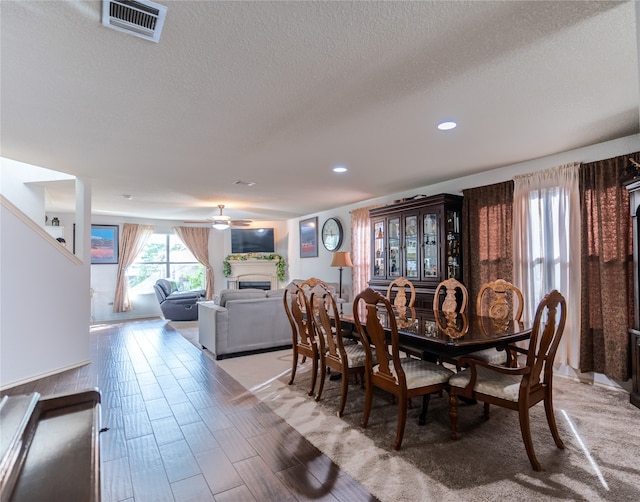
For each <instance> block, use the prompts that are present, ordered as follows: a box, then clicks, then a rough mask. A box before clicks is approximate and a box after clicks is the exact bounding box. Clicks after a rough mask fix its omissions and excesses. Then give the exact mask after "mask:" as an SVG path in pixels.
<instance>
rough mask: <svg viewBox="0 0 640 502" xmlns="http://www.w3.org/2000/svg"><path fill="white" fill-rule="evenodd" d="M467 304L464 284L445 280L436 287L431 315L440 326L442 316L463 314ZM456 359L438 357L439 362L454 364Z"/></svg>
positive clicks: (466, 292) (467, 295)
mask: <svg viewBox="0 0 640 502" xmlns="http://www.w3.org/2000/svg"><path fill="white" fill-rule="evenodd" d="M442 295H444V300H442V303H441V302H440V297H441V296H442ZM468 303H469V292H468V291H467V288H466V287H465V285H464V284H462V283H461V282H460V281H458V280H457V279H453V278H451V279H446V280H444V281H442V282H440V284H438V286H437V287H436V291H435V293H434V295H433V315H434V317H435V319H436V324H440V320H441V319H440V318H441V317H442V316H443V315H444V316H447V315H449V314H454V313H459V314H463V313H464V311H465V310H466V309H467V305H468ZM456 360H457V358H447V357H444V356H440V362H447V363H451V364H456Z"/></svg>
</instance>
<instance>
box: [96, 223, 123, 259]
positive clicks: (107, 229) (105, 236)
mask: <svg viewBox="0 0 640 502" xmlns="http://www.w3.org/2000/svg"><path fill="white" fill-rule="evenodd" d="M118 249H119V242H118V225H91V264H92V265H98V264H110V263H118Z"/></svg>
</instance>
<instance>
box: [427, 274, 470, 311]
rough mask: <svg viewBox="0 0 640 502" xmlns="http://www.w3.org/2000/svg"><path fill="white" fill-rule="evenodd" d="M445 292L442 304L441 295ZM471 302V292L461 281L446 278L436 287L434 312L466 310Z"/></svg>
mask: <svg viewBox="0 0 640 502" xmlns="http://www.w3.org/2000/svg"><path fill="white" fill-rule="evenodd" d="M443 293H444V294H445V297H444V300H443V301H442V305H440V296H441V295H442V294H443ZM468 303H469V292H468V291H467V288H466V287H465V286H464V284H462V283H461V282H460V281H458V280H456V279H453V278H452V279H446V280H444V281H442V282H441V283H440V284H438V286H437V287H436V291H435V293H434V295H433V313H434V314H438V312H440V311H442V312H460V313H462V312H464V311H465V310H466V309H467V304H468Z"/></svg>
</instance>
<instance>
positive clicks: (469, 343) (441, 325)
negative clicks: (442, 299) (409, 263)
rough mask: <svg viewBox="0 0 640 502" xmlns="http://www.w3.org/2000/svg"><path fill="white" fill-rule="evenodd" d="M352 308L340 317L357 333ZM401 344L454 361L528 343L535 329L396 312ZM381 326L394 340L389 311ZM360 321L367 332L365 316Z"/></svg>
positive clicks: (481, 319) (466, 317)
mask: <svg viewBox="0 0 640 502" xmlns="http://www.w3.org/2000/svg"><path fill="white" fill-rule="evenodd" d="M352 309H353V305H351V304H348V303H345V304H343V306H342V311H341V312H340V313H339V315H340V322H341V324H342V326H343V328H346V327H348V326H351V328H352V330H353V331H355V317H354V314H353V311H352ZM394 314H395V320H396V326H397V328H398V337H399V343H400V345H401V346H403V347H410V348H412V349H414V350H416V351H420V352H422V353H424V354H425V356H427V357H426V358H429V357H428V355H432V356H434V357H436V358H438V357H440V358H445V359H451V358H454V357H458V356H464V355H466V354H469V353H471V352H476V351H478V350H482V349H487V348H491V347H495V348H497V349H498V350H504V349H505V348H506V347H507V346H508V345H511V344H514V343H516V342H519V341H522V340H527V339H529V337H530V336H531V331H532V329H533V323H532V322H526V321H525V322H523V321H516V320H513V319H506V320H500V319H495V318H492V317H485V316H476V315H471V314H467V313H456V312H451V313H444V312H439V313H435V312H434V311H433V310H430V309H420V308H414V307H406V308H403V309H397V308H394ZM378 317H379V318H380V320H381V323H382V326H383V327H384V328H385V330H387V331H388V333H389V338H390V336H391V329H390V320H389V315H388V314H387V312H386V310H382V309H381V310H379V312H378ZM359 318H360V320H361V322H362V323H363V325H364V327H365V329H366V324H365V322H366V320H365V316H364V312H360V313H359Z"/></svg>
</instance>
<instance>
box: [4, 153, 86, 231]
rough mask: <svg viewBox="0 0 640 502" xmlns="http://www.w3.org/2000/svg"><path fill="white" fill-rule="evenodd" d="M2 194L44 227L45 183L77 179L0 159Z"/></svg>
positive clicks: (22, 163) (14, 161)
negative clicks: (40, 183)
mask: <svg viewBox="0 0 640 502" xmlns="http://www.w3.org/2000/svg"><path fill="white" fill-rule="evenodd" d="M0 172H1V173H2V175H1V176H0V193H2V195H4V196H5V197H6V198H7V199H8V200H9V201H10V202H12V203H13V204H14V205H16V206H17V207H19V208H20V210H21V211H22V212H23V213H25V214H26V215H27V216H29V217H30V218H31V219H32V220H33V221H35V222H36V223H38V224H39V225H44V224H45V222H44V219H43V216H44V204H45V194H44V187H43V186H42V185H38V183H39V182H45V181H48V182H49V181H61V180H65V181H72V180H74V179H75V178H74V177H73V176H70V175H68V174H64V173H59V172H57V171H52V170H50V169H45V168H43V167H38V166H33V165H30V164H25V163H24V162H18V161H16V160H11V159H6V158H4V157H0Z"/></svg>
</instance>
